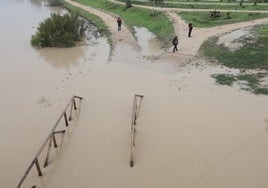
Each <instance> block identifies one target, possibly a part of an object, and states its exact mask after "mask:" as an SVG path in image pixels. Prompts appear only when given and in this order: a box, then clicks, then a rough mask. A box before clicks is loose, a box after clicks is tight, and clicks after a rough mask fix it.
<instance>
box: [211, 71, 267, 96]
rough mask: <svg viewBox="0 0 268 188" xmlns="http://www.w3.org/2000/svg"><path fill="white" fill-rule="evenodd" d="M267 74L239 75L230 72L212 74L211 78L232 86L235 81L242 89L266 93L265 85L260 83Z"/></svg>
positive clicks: (255, 92)
mask: <svg viewBox="0 0 268 188" xmlns="http://www.w3.org/2000/svg"><path fill="white" fill-rule="evenodd" d="M266 76H267V73H265V74H263V73H258V74H239V75H236V76H235V75H232V74H231V75H230V74H214V75H212V77H213V78H215V79H216V82H217V83H218V84H221V85H228V86H232V85H233V84H234V83H235V82H240V83H241V85H244V87H243V86H242V89H243V90H246V91H251V92H253V93H254V94H263V95H268V88H267V86H263V85H262V84H261V82H262V80H263V78H264V77H266Z"/></svg>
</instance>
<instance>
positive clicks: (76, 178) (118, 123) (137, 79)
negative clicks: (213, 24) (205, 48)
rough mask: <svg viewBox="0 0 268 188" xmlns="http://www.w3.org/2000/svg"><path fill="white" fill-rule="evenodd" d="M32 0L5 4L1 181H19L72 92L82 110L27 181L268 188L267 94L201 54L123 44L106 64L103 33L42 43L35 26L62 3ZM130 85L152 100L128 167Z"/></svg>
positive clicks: (48, 187) (0, 10)
mask: <svg viewBox="0 0 268 188" xmlns="http://www.w3.org/2000/svg"><path fill="white" fill-rule="evenodd" d="M33 2H34V1H26V0H25V1H19V0H13V1H8V0H5V1H1V2H0V19H1V35H0V39H1V40H0V41H1V43H0V48H1V50H0V53H1V55H0V56H1V62H0V71H1V73H0V86H1V92H0V98H1V101H0V104H1V110H0V121H1V124H0V128H1V131H0V187H1V188H9V187H16V185H17V184H18V182H19V179H20V178H21V177H22V175H23V173H24V172H25V170H26V168H27V166H28V165H29V163H30V162H31V160H32V158H33V156H34V155H35V153H36V152H37V150H38V148H39V147H40V145H41V144H42V142H43V140H44V139H45V137H46V136H47V134H48V132H49V130H50V129H51V128H52V126H53V125H54V123H55V121H56V120H57V118H58V116H59V115H60V113H61V111H62V110H63V109H64V107H65V105H66V103H67V101H68V100H69V98H70V97H71V96H72V95H73V94H76V95H79V96H82V97H84V100H83V102H82V105H81V108H80V114H79V116H78V118H77V119H76V121H74V122H73V123H72V125H71V126H70V127H69V128H67V132H66V134H65V135H64V136H60V135H57V140H58V142H59V147H58V148H57V149H56V150H54V149H53V150H52V152H51V157H50V160H49V166H48V167H47V168H46V169H43V168H42V170H43V174H44V175H43V176H42V177H41V178H40V177H38V176H37V173H36V169H35V168H33V169H32V171H31V173H30V174H29V176H28V177H27V178H26V180H25V182H24V184H23V186H22V187H30V186H32V185H37V187H42V188H53V187H70V188H73V187H81V188H82V187H85V188H86V187H100V188H111V187H143V188H145V187H146V188H147V187H156V188H157V187H159V188H160V187H161V188H162V187H167V188H174V187H185V188H190V187H191V188H214V187H224V188H226V187H243V188H252V187H260V188H266V187H267V186H268V180H267V177H266V174H267V173H268V162H267V159H268V149H267V148H268V135H267V129H268V128H267V127H268V123H267V120H268V109H267V106H268V105H267V104H268V98H267V97H266V96H256V95H253V94H250V93H248V92H245V91H241V90H239V88H231V87H225V86H218V85H216V84H215V83H214V80H212V79H211V77H210V75H211V74H212V73H222V72H229V71H232V72H237V70H229V69H226V68H224V67H219V66H215V65H210V64H208V63H207V62H203V61H201V60H200V59H195V60H194V61H193V62H192V63H186V62H185V64H184V65H180V64H178V63H177V62H176V61H175V62H172V61H170V62H168V61H167V60H165V61H161V60H159V61H150V60H147V59H146V58H145V57H142V56H141V55H140V54H138V53H136V52H135V51H134V50H133V49H132V47H130V46H126V45H125V46H124V45H119V46H118V47H117V49H116V50H115V52H114V54H113V57H112V60H111V61H108V56H109V45H108V44H107V42H106V40H105V39H104V38H98V39H96V40H94V42H93V43H92V44H90V45H85V46H78V47H75V48H70V49H42V50H40V49H34V48H32V47H31V46H30V43H29V38H30V36H31V34H33V33H34V31H35V27H36V25H37V24H38V23H39V22H40V21H41V20H43V19H44V18H45V17H47V16H49V15H50V13H51V12H52V11H59V10H52V9H50V8H49V7H46V6H43V5H42V4H41V5H40V4H37V3H33ZM11 11H12V12H13V13H14V14H10V12H11ZM197 64H198V65H197ZM134 94H142V95H144V96H145V97H144V100H143V102H142V105H141V109H140V113H139V117H138V119H137V132H136V145H135V165H134V167H133V168H130V167H129V147H130V123H131V113H132V102H133V95H134ZM60 126H61V128H65V127H64V124H63V123H62V124H61V125H60ZM44 156H45V152H44V153H43V154H42V156H41V157H40V161H41V164H43V159H44Z"/></svg>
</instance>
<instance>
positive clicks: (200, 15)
mask: <svg viewBox="0 0 268 188" xmlns="http://www.w3.org/2000/svg"><path fill="white" fill-rule="evenodd" d="M179 15H180V16H181V17H182V18H183V19H184V20H185V21H186V22H188V23H189V22H191V23H193V25H194V26H195V27H201V28H208V27H215V26H219V25H225V24H231V23H237V22H243V21H250V20H254V19H260V18H266V17H268V14H265V13H263V14H261V13H246V12H240V13H238V12H221V13H220V16H219V17H216V18H214V17H210V14H209V12H200V11H193V12H181V13H179Z"/></svg>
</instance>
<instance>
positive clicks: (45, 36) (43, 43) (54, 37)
mask: <svg viewBox="0 0 268 188" xmlns="http://www.w3.org/2000/svg"><path fill="white" fill-rule="evenodd" d="M85 28H86V27H85V22H84V20H82V19H80V18H79V17H78V15H74V14H65V15H63V16H61V15H59V14H51V17H49V18H47V19H45V20H44V21H43V22H41V23H40V24H39V27H38V28H37V32H36V34H35V35H33V36H32V38H31V44H32V45H33V46H37V47H72V46H74V45H75V42H76V41H79V40H80V39H81V37H82V36H83V35H84V32H85Z"/></svg>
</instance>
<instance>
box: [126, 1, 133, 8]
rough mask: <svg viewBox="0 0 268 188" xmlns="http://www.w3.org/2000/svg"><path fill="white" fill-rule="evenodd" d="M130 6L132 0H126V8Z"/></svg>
mask: <svg viewBox="0 0 268 188" xmlns="http://www.w3.org/2000/svg"><path fill="white" fill-rule="evenodd" d="M130 7H132V2H131V0H126V8H130Z"/></svg>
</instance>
